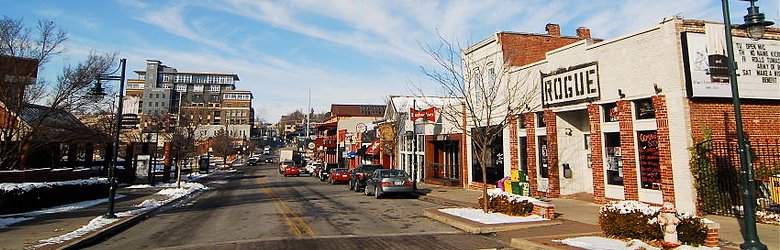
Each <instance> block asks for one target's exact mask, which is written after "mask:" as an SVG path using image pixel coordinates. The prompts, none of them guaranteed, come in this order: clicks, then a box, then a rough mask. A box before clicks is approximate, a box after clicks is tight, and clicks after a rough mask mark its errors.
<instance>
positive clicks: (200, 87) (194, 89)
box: [192, 84, 203, 92]
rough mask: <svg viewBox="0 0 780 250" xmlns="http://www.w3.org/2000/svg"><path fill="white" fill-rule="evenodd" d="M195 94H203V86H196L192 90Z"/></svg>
mask: <svg viewBox="0 0 780 250" xmlns="http://www.w3.org/2000/svg"><path fill="white" fill-rule="evenodd" d="M192 91H193V92H203V84H195V86H194V87H193V88H192Z"/></svg>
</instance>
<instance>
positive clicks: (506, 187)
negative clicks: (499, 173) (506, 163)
mask: <svg viewBox="0 0 780 250" xmlns="http://www.w3.org/2000/svg"><path fill="white" fill-rule="evenodd" d="M504 192H507V193H510V194H511V193H512V179H511V178H509V179H507V180H505V181H504Z"/></svg>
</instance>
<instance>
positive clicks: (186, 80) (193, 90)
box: [125, 60, 254, 134]
mask: <svg viewBox="0 0 780 250" xmlns="http://www.w3.org/2000/svg"><path fill="white" fill-rule="evenodd" d="M134 72H135V73H136V74H138V78H137V79H130V80H128V85H127V86H128V87H127V97H126V98H125V105H126V108H125V114H138V115H140V116H141V117H142V119H141V120H142V124H141V127H142V128H143V127H146V126H149V125H151V124H150V123H151V122H158V121H159V120H162V118H163V116H164V118H167V120H168V121H170V122H171V123H172V124H176V125H180V126H186V125H195V124H197V125H247V127H249V126H251V124H252V122H253V117H254V110H253V109H252V98H253V97H252V93H251V92H249V91H245V90H236V82H237V81H239V78H238V75H237V74H235V73H225V72H205V71H179V70H176V69H175V68H173V67H169V66H166V65H163V64H162V63H161V62H160V61H157V60H147V62H146V70H137V71H134ZM153 117H154V118H160V119H158V121H155V119H152V118H153ZM247 134H248V132H247Z"/></svg>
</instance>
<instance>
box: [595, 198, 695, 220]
mask: <svg viewBox="0 0 780 250" xmlns="http://www.w3.org/2000/svg"><path fill="white" fill-rule="evenodd" d="M659 210H661V207H654V206H650V205H647V204H644V203H642V202H639V201H615V202H611V203H607V204H604V205H603V206H601V209H600V211H599V213H605V212H608V211H619V212H620V214H630V213H633V212H640V213H642V214H644V215H654V214H657V213H658V211H659ZM677 217H680V219H689V218H696V215H695V214H692V213H687V212H677ZM705 222H706V221H705Z"/></svg>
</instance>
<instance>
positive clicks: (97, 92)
mask: <svg viewBox="0 0 780 250" xmlns="http://www.w3.org/2000/svg"><path fill="white" fill-rule="evenodd" d="M126 64H127V59H121V60H120V61H119V67H120V68H119V69H117V70H120V69H121V70H122V72H120V73H119V75H118V76H117V75H113V74H115V73H116V71H114V72H113V73H111V74H108V75H98V76H97V77H96V78H95V86H94V87H92V89H90V91H89V98H91V99H92V100H94V101H100V99H102V98H103V97H104V96H105V95H106V93H105V92H103V91H104V89H103V86H102V84H101V82H100V81H101V80H118V81H119V104H118V105H117V106H118V108H117V111H116V126H115V127H114V145H113V150H114V155H113V157H114V159H112V160H111V166H110V168H109V171H108V183H109V188H108V212H107V213H106V214H105V215H104V217H106V218H116V215H115V214H114V198H115V197H116V176H115V174H114V171H115V170H116V164H117V157H118V154H119V132H120V130H121V128H122V119H121V117H122V98H123V97H124V90H125V68H126Z"/></svg>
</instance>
